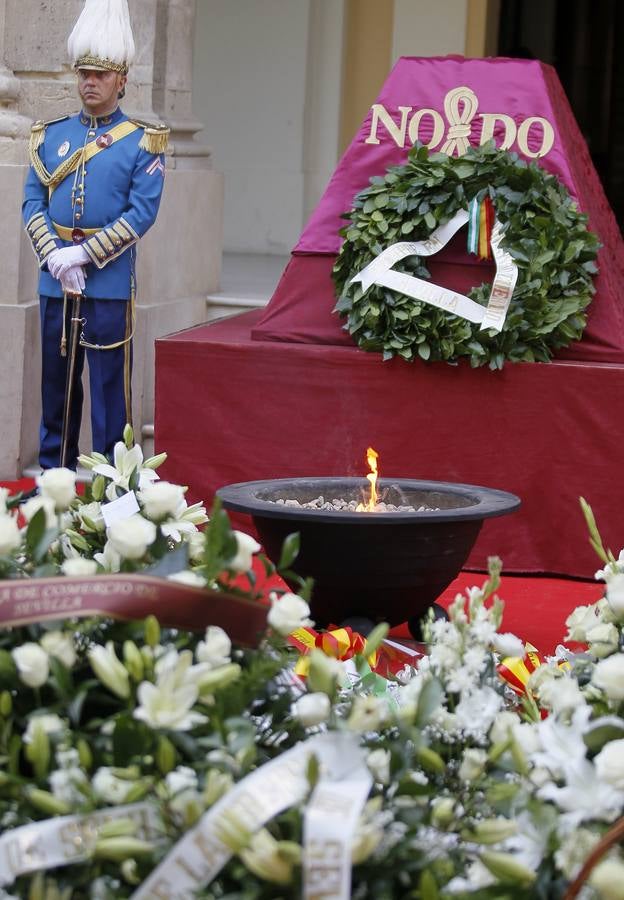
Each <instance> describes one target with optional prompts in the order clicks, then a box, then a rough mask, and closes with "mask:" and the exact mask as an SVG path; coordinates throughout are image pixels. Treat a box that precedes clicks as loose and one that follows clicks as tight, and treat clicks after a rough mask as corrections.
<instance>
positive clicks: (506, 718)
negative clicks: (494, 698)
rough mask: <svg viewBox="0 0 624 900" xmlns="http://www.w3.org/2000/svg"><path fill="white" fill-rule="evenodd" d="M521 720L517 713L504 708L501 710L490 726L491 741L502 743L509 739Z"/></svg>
mask: <svg viewBox="0 0 624 900" xmlns="http://www.w3.org/2000/svg"><path fill="white" fill-rule="evenodd" d="M519 722H520V719H519V718H518V716H517V715H516V713H513V712H509V711H507V710H503V711H502V712H500V713H499V714H498V715H497V716H496V718H495V719H494V722H493V724H492V727H491V728H490V741H491V742H492V743H493V744H502V743H503V742H504V741H507V740H509V735H510V733H511V731H512V729H513V727H514V726H515V725H517V724H518V723H519Z"/></svg>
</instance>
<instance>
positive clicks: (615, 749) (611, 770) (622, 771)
mask: <svg viewBox="0 0 624 900" xmlns="http://www.w3.org/2000/svg"><path fill="white" fill-rule="evenodd" d="M594 765H595V766H596V772H597V773H598V777H599V778H600V779H601V780H602V781H607V782H608V783H609V784H612V785H613V787H615V788H618V789H619V790H624V739H620V740H618V741H610V742H609V743H608V744H605V745H604V747H603V748H602V750H601V751H600V753H599V754H598V755H597V756H596V758H595V759H594Z"/></svg>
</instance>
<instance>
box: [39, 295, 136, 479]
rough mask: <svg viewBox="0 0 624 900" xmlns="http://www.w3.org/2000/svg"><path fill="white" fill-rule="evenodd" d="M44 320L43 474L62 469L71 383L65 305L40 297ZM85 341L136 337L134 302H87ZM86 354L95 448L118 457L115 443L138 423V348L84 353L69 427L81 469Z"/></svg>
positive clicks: (71, 454)
mask: <svg viewBox="0 0 624 900" xmlns="http://www.w3.org/2000/svg"><path fill="white" fill-rule="evenodd" d="M39 299H40V316H41V406H42V416H41V427H40V431H39V464H40V466H41V468H42V469H50V468H54V467H55V466H59V465H60V458H61V434H62V429H63V406H64V401H65V384H66V380H67V361H68V360H67V357H64V356H61V353H60V344H61V336H62V331H63V300H62V298H59V297H45V296H41V297H40V298H39ZM71 306H72V304H71V302H68V303H67V312H66V334H67V339H68V341H69V334H70V318H71ZM81 317H82V319H83V329H82V330H83V334H84V340H85V341H86V342H87V343H91V344H101V345H106V344H115V343H117V342H118V341H123V340H124V339H125V338H127V337H128V336H129V335H130V333H131V328H132V323H131V303H130V301H128V300H97V299H93V298H83V300H82V303H81ZM85 353H86V357H87V363H88V368H89V390H90V394H91V434H92V447H93V450H97V451H99V452H100V453H104V454H105V455H106V456H108V457H112V452H113V448H114V446H115V443H116V442H117V441H119V440H121V439H122V434H123V430H124V427H125V425H126V422H131V421H132V394H131V387H130V378H131V373H132V346H131V343H129V342H128V343H125V344H123V346H121V347H118V348H116V349H114V350H90V349H87V350H86V351H85V349H84V348H83V347H79V348H78V354H77V359H76V380H75V382H74V391H73V397H72V408H71V411H70V416H69V427H68V454H67V465H68V466H69V467H70V468H72V469H75V468H76V463H77V459H78V454H79V452H80V451H79V449H78V438H79V434H80V422H81V419H82V403H83V389H82V380H81V375H82V371H83V368H84V360H85Z"/></svg>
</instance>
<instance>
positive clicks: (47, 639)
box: [39, 631, 76, 669]
mask: <svg viewBox="0 0 624 900" xmlns="http://www.w3.org/2000/svg"><path fill="white" fill-rule="evenodd" d="M39 643H40V644H41V646H42V647H43V649H44V650H45V652H46V653H47V654H48V656H53V657H54V658H55V659H58V660H59V661H60V662H62V663H63V665H64V666H65V668H66V669H71V668H72V667H73V666H74V665H75V662H76V651H75V650H74V641H73V638H72V636H71V634H64V633H63V632H62V631H48V632H46V634H44V635H43V637H42V638H41V640H40V641H39Z"/></svg>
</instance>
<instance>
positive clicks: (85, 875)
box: [0, 446, 624, 900]
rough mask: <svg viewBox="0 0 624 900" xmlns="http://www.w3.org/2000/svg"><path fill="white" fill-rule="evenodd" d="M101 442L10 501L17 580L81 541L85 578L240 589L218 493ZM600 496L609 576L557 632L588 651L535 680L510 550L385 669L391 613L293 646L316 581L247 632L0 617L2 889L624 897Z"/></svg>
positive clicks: (238, 547) (247, 561) (622, 685)
mask: <svg viewBox="0 0 624 900" xmlns="http://www.w3.org/2000/svg"><path fill="white" fill-rule="evenodd" d="M130 453H132V454H134V456H133V457H132V460H133V461H132V462H131V459H129V458H128V456H127V454H130ZM89 460H90V461H91V463H92V465H91V467H92V468H93V470H94V482H93V485H92V487H91V489H90V491H89V492H88V493H87V495H86V496H85V497H83V498H76V497H75V496H73V494H72V491H71V490H69V489H68V490H67V492H66V494H65V495H64V496H63V497H62V498H61V497H60V495H57V496H56V498H52V497H51V494H52V493H53V490H52V488H51V487H50V485H51V483H52V481H53V479H56V481H55V485H56V486H55V488H54V492H56V491H57V490H60V488H59V485H60V484H61V478H62V477H65V476H61V475H59V474H58V473H57V474H56V475H55V476H51V475H47V476H44V477H45V481H44V479H43V478H42V481H41V490H42V496H41V498H38V499H40V500H45V499H46V498H50V499H51V500H52V501H53V503H54V509H52V503H40V505H39V508H38V509H36V510H34V511H33V507H31V508H30V509H26V510H25V513H26V518H27V519H28V518H29V521H28V523H27V524H26V525H25V526H24V527H23V528H20V526H19V524H18V523H17V522H16V521H15V509H14V505H13V500H12V499H11V498H7V497H5V498H3V503H4V505H5V512H4V514H3V516H1V517H0V534H2V535H4V536H5V537H4V538H3V540H4V544H3V545H2V548H1V551H0V552H2V554H3V555H2V559H1V560H0V565H1V566H2V567H3V568H2V574H3V575H4V577H5V578H7V579H11V581H9V582H4V584H13V583H14V582H15V581H16V580H19V582H20V584H21V583H26V581H25V579H26V578H27V577H29V576H32V575H35V576H39V577H43V578H45V577H46V576H51V575H53V574H54V573H65V574H64V575H63V574H61V575H60V579H58V580H62V579H63V578H66V579H67V582H68V583H69V582H70V581H71V578H72V577H73V575H70V576H69V578H68V577H67V572H68V568H69V572H70V573H75V572H76V569H72V566H69V567H68V565H67V563H68V562H69V561H72V560H73V561H74V563H73V565H74V566H78V564H80V566H85V565H86V564H87V563H88V564H89V565H88V566H87V568H86V569H82V570H81V572H80V573H79V574H80V576H81V577H84V574H83V573H85V572H88V573H96V572H98V571H99V572H111V571H113V570H115V569H117V567H118V569H119V573H120V574H122V575H123V574H124V573H127V574H128V577H129V578H132V577H136V575H137V573H139V574H141V573H144V572H145V571H147V570H149V569H151V570H152V571H154V570H156V571H157V572H158V569H157V567H158V566H160V567H161V570H160V576H159V577H169V578H170V577H171V575H172V574H173V575H174V576H177V578H178V579H179V578H180V577H182V579H183V580H185V581H189V580H191V581H193V584H194V585H199V584H201V587H188V586H186V585H182V586H180V585H179V580H178V582H174V586H176V587H181V588H182V589H183V590H186V591H189V590H190V591H193V592H194V593H195V592H203V593H202V596H203V597H204V598H205V605H206V606H207V607H208V608H209V609H210V605H211V604H212V603H213V601H214V598H215V597H216V596H218V594H219V592H220V591H221V592H223V591H224V590H226V591H228V592H229V596H231V597H232V598H235V597H236V596H237V595H240V593H241V592H240V589H239V588H236V587H235V586H233V585H232V574H233V573H235V572H236V571H238V572H240V571H242V570H245V569H246V570H248V571H251V568H252V554H253V553H254V552H257V549H258V548H257V545H255V544H254V543H250V541H251V539H249V538H248V539H247V540H245V539H243V538H242V537H241V536H237V535H236V534H235V533H233V532H231V530H229V526H228V524H227V517H225V515H224V514H223V513H222V512H221V511H219V510H216V511H215V512H213V514H212V516H211V519H210V522H208V523H205V522H204V521H203V520H204V518H205V512H204V511H203V510H202V507H201V506H197V505H196V506H195V507H188V506H186V504H185V502H184V496H183V492H182V493H179V492H176V491H175V490H174V489H173V488H174V487H175V486H167V487H163V486H162V485H161V486H160V488H161V490H160V494H161V498H160V499H162V498H163V497H164V496H165V495H166V496H167V497H169V498H170V499H168V500H167V501H166V502H165V501H164V500H163V505H161V506H158V505H150V504H151V503H152V501H153V502H154V504H155V500H154V497H155V494H154V493H153V491H154V489H155V488H157V487H159V485H158V481H157V480H156V479H155V478H153V473H154V468H153V466H154V461H153V460H148V461H146V462H143V460H142V458H139V453H138V452H137V450H136V448H132V447H128V446H126V447H124V448H119V450H118V452H116V458H115V466H110V464H109V463H108V462H104V461H102V460H99V459H97V458H94V457H89ZM105 467H108V468H105ZM98 470H99V471H98ZM146 472H147V473H148V474H147V475H145V473H146ZM149 473H152V474H149ZM98 479H101V480H100V481H98ZM112 486H114V487H112ZM180 490H182V489H180ZM130 493H132V494H133V495H134V499H135V501H136V503H137V505H138V511H135V512H133V513H131V514H130V515H127V516H126V518H125V519H122V520H121V522H126V524H127V522H128V521H129V520H130V519H131V517H132V516H140V517H141V518H142V519H144V520H145V521H146V522H151V524H152V525H153V530H152V529H150V528H149V525H148V526H145V525H140V526H139V525H138V524H137V525H136V529H134V528H133V529H131V533H130V536H129V537H127V538H123V537H119V530H118V529H116V528H115V520H114V516H113V521H112V522H110V518H109V517H110V511H109V510H106V506H107V505H110V504H113V503H115V502H116V501H117V500H119V499H122V500H123V498H124V497H125V496H126V495H127V494H130ZM70 495H71V496H70ZM174 496H175V497H176V498H177V500H176V501H175V503H174V499H173V498H174ZM124 502H126V503H127V502H129V501H127V500H126V501H124ZM93 504H99V509H98V508H97V507H96V506H94V505H93ZM85 507H89V509H88V510H85ZM586 514H587V516H588V522H589V525H590V532H591V537H592V541H593V543H594V545H595V546H596V549H597V550H598V552H600V554H601V556H602V558H603V561H604V568H603V569H602V570H601V571H600V572H599V573H597V574H598V577H599V578H601V579H603V580H604V581H605V582H606V594H605V597H604V599H603V600H601V601H600V602H599V603H597V604H594V605H593V606H590V607H585V608H582V609H580V610H576V611H575V612H574V613H573V614H572V615H571V616H570V618H569V620H568V626H569V633H568V635H567V636H566V637H567V639H568V640H575V641H583V642H584V645H585V646H586V648H587V649H585V650H583V652H575V653H573V652H571V651H569V650H566V649H565V648H563V647H561V648H559V649H558V652H557V655H556V656H555V657H553V658H552V659H546V660H541V659H540V660H539V662H540V663H541V664H539V665H533V666H531V668H533V669H534V671H533V672H532V674H531V675H530V677H528V678H527V680H526V682H525V683H524V684H523V685H522V686H521V689H519V688H518V685H515V690H514V689H512V687H511V685H510V683H509V679H506V678H505V677H503V675H504V673H505V672H506V671H507V672H508V671H510V670H511V669H513V668H514V665H515V663H517V662H518V661H522V660H523V658H524V657H525V656H526V648H525V647H524V645H523V643H522V641H520V640H519V639H518V638H517V637H515V636H514V635H509V634H505V633H501V632H500V627H501V623H502V617H503V603H502V601H501V600H500V599H499V598H498V596H497V590H498V587H499V572H500V562H499V561H498V560H496V559H492V560H491V561H490V574H489V578H488V579H487V580H486V582H485V584H484V585H483V586H481V587H475V588H472V589H470V590H469V591H468V592H467V593H466V595H458V597H457V598H456V599H455V601H454V602H453V604H452V605H451V607H450V609H449V619H448V621H428V622H427V623H426V626H425V629H426V634H427V641H428V653H427V655H426V656H424V657H423V658H422V659H420V660H419V661H418V665H417V666H416V665H413V666H412V665H410V666H406V667H405V668H404V669H403V670H401V671H399V672H397V673H396V674H395V675H390V674H388V676H387V677H381V676H380V675H379V674H378V673H377V672H375V670H374V666H372V665H371V660H372V659H373V658H374V656H375V654H376V652H377V651H378V650H379V648H380V646H381V644H382V641H383V640H384V638H385V634H386V629H385V626H379V627H378V628H377V629H376V630H375V631H374V632H373V633H372V634H371V635H369V636H368V638H367V640H366V641H365V642H360V643H357V652H354V653H353V655H350V656H349V657H348V658H346V659H337V658H336V657H335V656H332V655H330V654H328V653H327V652H325V650H324V649H322V646H313V647H311V648H310V649H309V650H306V651H304V652H306V665H305V667H301V666H300V665H299V662H300V653H301V650H300V649H298V648H297V647H296V646H293V644H292V641H291V640H289V636H290V635H291V634H292V633H293V632H295V633H297V632H301V630H302V629H304V630H305V629H306V628H309V626H310V622H309V606H308V604H307V602H306V600H307V598H308V597H309V590H310V585H309V584H305V585H301V588H300V593H299V594H291V593H289V592H287V591H285V590H284V591H282V592H279V591H277V592H275V593H273V594H272V595H271V597H270V600H269V602H270V606H262V609H263V611H266V628H265V630H264V632H263V633H262V634H261V635H259V636H258V638H257V640H256V641H255V642H254V641H249V642H247V643H248V644H250V646H243V645H242V643H241V642H240V641H232V640H231V636H230V634H228V633H227V631H226V630H225V629H224V628H222V627H220V626H219V625H217V624H212V625H209V626H208V627H207V628H205V627H202V628H201V629H200V630H199V631H197V630H194V629H191V628H188V627H175V626H172V625H171V624H170V623H168V624H167V625H163V624H162V623H161V622H159V621H158V619H157V618H156V617H155V616H154V615H152V614H148V615H146V616H143V617H140V618H134V619H132V620H130V621H119V620H118V619H116V618H113V617H111V616H106V615H86V616H80V617H72V616H68V617H66V618H63V619H61V620H58V619H57V620H56V621H46V622H43V623H41V622H40V623H36V622H28V623H18V624H14V625H13V626H12V627H4V628H1V629H0V897H4V898H5V900H8V898H13V897H14V898H28V900H39V898H41V900H72V898H75V900H83V898H93V900H104V898H111V900H112V898H130V897H132V898H135V900H142V898H192V897H199V898H229V900H235V898H236V900H265V898H267V900H268V898H272V900H277V898H284V900H286V898H300V897H303V898H313V897H335V898H349V897H354V898H362V900H364V898H371V900H372V898H375V900H380V898H383V900H386V898H387V900H394V898H425V900H429V898H452V897H475V898H510V900H511V898H513V900H518V898H520V900H522V898H534V897H537V898H549V900H550V898H568V897H570V898H571V897H573V896H579V891H580V892H581V893H582V896H584V897H586V898H590V897H596V898H607V900H610V898H619V897H623V896H624V888H623V887H622V885H623V884H624V860H623V859H622V855H621V852H620V850H618V849H617V847H616V845H615V839H616V838H617V836H618V833H619V832H618V828H619V827H620V826H619V825H618V824H617V822H618V820H619V819H620V817H621V816H622V813H623V810H624V717H623V713H624V652H623V650H622V643H623V639H622V635H623V623H624V555H620V558H619V559H615V558H614V556H613V554H611V553H610V552H609V551H607V550H605V549H604V547H603V546H602V542H601V541H600V536H599V535H598V532H597V529H596V527H595V523H594V522H593V518H592V517H591V511H590V510H589V509H586ZM100 516H101V517H102V520H103V523H101V522H100ZM44 517H45V518H44ZM107 517H108V518H109V522H110V523H109V524H106V518H107ZM5 519H9V520H12V521H13V525H14V526H15V527H14V528H13V526H12V525H10V524H8V523H7V522H6V521H3V520H5ZM200 520H201V521H200ZM202 525H205V527H204V529H203V530H200V527H201V526H202ZM139 528H141V529H143V531H142V532H139ZM148 531H149V533H148ZM139 533H142V534H143V538H142V539H139V538H138V537H137V535H138V534H139ZM10 534H13V538H12V539H10V540H7V539H6V535H9V536H10ZM198 535H199V537H198ZM139 549H140V550H141V553H139ZM295 552H296V539H292V540H291V541H289V542H288V546H285V548H284V553H283V558H282V560H281V561H280V562H281V564H282V567H284V568H288V566H289V564H290V561H292V558H293V554H294V553H295ZM168 565H170V566H171V568H172V569H175V570H177V571H170V572H169V573H166V571H165V570H166V568H167V566H168ZM267 565H268V564H267ZM180 573H183V574H182V576H181V575H180ZM97 577H100V578H101V579H103V580H102V583H108V581H107V579H108V578H111V577H112V576H111V575H106V574H102V575H100V576H97V575H96V578H97ZM253 582H254V579H253V574H252V575H251V581H249V590H248V591H247V594H248V597H247V600H248V602H250V601H254V602H255V603H256V604H260V601H259V599H258V598H257V597H256V592H255V588H254V583H253ZM1 589H2V588H1V587H0V590H1ZM0 609H1V607H0ZM321 643H322V642H321ZM501 673H502V674H501ZM620 830H621V829H620ZM614 835H615V837H614ZM588 860H589V862H588Z"/></svg>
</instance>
